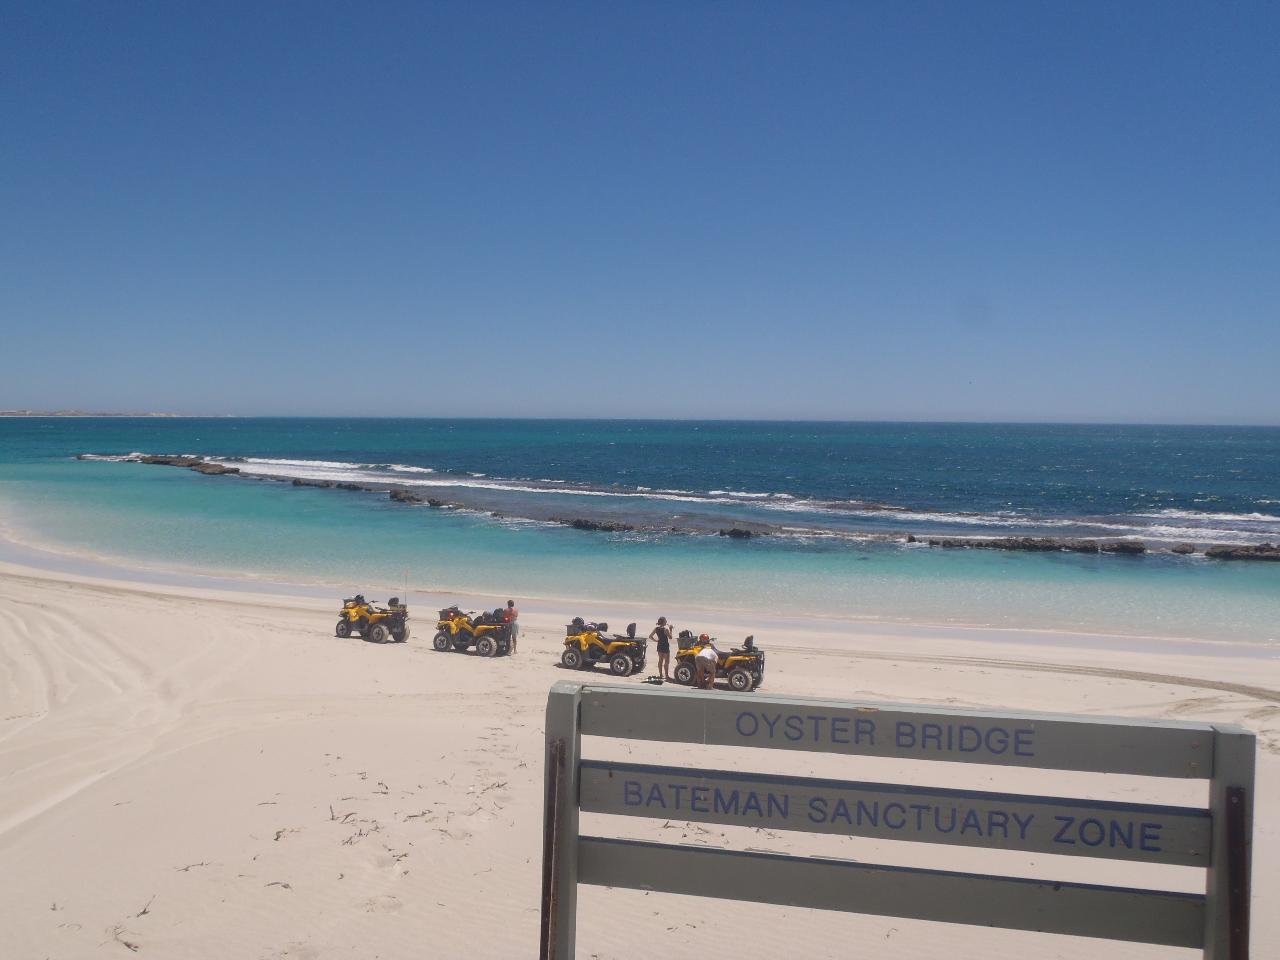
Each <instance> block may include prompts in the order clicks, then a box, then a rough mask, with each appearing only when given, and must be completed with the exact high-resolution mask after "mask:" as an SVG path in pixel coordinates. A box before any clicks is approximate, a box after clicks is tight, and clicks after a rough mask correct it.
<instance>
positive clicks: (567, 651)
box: [560, 647, 582, 670]
mask: <svg viewBox="0 0 1280 960" xmlns="http://www.w3.org/2000/svg"><path fill="white" fill-rule="evenodd" d="M560 662H561V663H562V664H564V666H566V667H568V668H569V669H570V670H581V669H582V651H581V650H579V649H578V648H577V647H565V648H564V653H562V654H560Z"/></svg>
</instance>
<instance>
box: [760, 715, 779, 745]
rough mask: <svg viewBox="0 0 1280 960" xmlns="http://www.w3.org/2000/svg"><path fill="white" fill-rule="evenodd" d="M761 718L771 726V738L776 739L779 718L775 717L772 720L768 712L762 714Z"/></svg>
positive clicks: (766, 724) (767, 725) (765, 723)
mask: <svg viewBox="0 0 1280 960" xmlns="http://www.w3.org/2000/svg"><path fill="white" fill-rule="evenodd" d="M760 718H761V719H762V720H764V725H765V726H766V727H768V728H769V739H770V740H772V739H774V738H775V737H776V736H777V733H776V731H775V728H776V727H777V726H778V719H779V718H778V717H774V718H773V719H772V720H770V719H769V715H768V714H767V713H762V714H760Z"/></svg>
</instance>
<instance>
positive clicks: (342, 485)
mask: <svg viewBox="0 0 1280 960" xmlns="http://www.w3.org/2000/svg"><path fill="white" fill-rule="evenodd" d="M333 486H334V489H336V490H363V489H364V487H363V486H361V485H360V484H358V483H349V482H347V481H346V480H341V481H339V482H338V483H335V484H334V485H333Z"/></svg>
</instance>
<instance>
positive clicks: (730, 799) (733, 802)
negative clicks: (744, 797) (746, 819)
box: [712, 787, 740, 817]
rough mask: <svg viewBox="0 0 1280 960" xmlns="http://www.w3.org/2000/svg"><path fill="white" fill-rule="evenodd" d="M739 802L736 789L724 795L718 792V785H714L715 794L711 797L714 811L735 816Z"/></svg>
mask: <svg viewBox="0 0 1280 960" xmlns="http://www.w3.org/2000/svg"><path fill="white" fill-rule="evenodd" d="M739 802H740V801H739V798H738V791H737V790H734V791H733V792H731V793H730V794H729V795H728V796H726V795H725V794H723V793H721V792H720V788H719V787H716V792H715V796H714V797H713V798H712V807H713V809H714V810H715V812H716V813H727V814H729V815H730V816H734V817H736V816H737V815H738V804H739Z"/></svg>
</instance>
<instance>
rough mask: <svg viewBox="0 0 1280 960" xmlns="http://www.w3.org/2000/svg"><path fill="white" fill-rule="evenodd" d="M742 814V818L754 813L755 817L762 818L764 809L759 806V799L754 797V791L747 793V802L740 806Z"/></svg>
mask: <svg viewBox="0 0 1280 960" xmlns="http://www.w3.org/2000/svg"><path fill="white" fill-rule="evenodd" d="M742 813H743V815H744V816H745V815H746V814H748V813H754V814H755V815H756V816H757V817H763V816H764V808H763V807H761V806H760V798H759V797H758V796H756V792H755V791H754V790H748V791H747V800H746V802H745V803H744V804H743V805H742Z"/></svg>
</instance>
